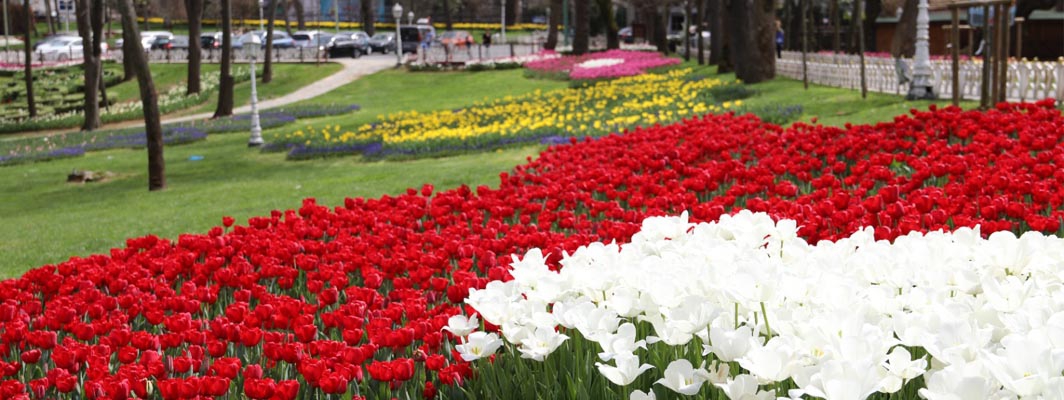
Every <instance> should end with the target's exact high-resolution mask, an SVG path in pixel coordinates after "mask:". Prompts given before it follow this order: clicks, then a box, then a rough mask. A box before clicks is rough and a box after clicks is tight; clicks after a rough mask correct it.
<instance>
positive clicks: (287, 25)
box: [281, 0, 369, 36]
mask: <svg viewBox="0 0 1064 400" xmlns="http://www.w3.org/2000/svg"><path fill="white" fill-rule="evenodd" d="M281 1H284V0H281ZM289 5H291V0H288V1H287V2H286V3H285V6H284V13H282V14H281V16H282V19H284V31H285V32H287V33H288V36H292V24H291V23H289V22H288V10H289V8H291V7H289ZM367 32H369V31H367Z"/></svg>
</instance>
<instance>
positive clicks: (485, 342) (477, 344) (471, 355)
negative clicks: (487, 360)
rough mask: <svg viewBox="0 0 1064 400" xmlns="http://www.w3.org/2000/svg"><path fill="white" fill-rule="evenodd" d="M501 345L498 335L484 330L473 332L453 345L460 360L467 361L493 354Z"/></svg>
mask: <svg viewBox="0 0 1064 400" xmlns="http://www.w3.org/2000/svg"><path fill="white" fill-rule="evenodd" d="M501 346H502V339H499V335H496V334H494V333H486V332H473V333H470V334H469V337H467V338H466V340H465V343H463V344H460V345H457V346H454V349H455V350H457V351H458V354H459V355H460V356H461V357H462V360H464V361H466V362H469V361H473V360H478V359H481V358H484V357H488V356H490V355H492V354H495V351H496V350H499V347H501Z"/></svg>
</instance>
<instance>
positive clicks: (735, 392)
mask: <svg viewBox="0 0 1064 400" xmlns="http://www.w3.org/2000/svg"><path fill="white" fill-rule="evenodd" d="M716 386H717V387H719V388H720V390H721V391H723V392H724V395H725V396H728V398H729V399H731V400H770V399H772V398H773V396H772V392H764V391H761V390H760V386H758V384H757V378H755V377H754V376H752V375H747V374H743V375H739V376H736V377H735V379H729V380H728V381H727V382H726V383H718V384H716Z"/></svg>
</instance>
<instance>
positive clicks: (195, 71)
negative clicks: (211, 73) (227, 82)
mask: <svg viewBox="0 0 1064 400" xmlns="http://www.w3.org/2000/svg"><path fill="white" fill-rule="evenodd" d="M185 14H188V41H189V43H188V44H189V46H188V79H187V80H188V92H187V93H188V94H194V93H199V92H200V91H201V90H202V87H201V85H200V62H201V60H202V59H203V49H202V48H201V47H200V45H199V44H200V40H199V37H200V30H201V25H202V20H203V0H185Z"/></svg>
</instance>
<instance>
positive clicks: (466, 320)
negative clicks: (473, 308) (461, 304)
mask: <svg viewBox="0 0 1064 400" xmlns="http://www.w3.org/2000/svg"><path fill="white" fill-rule="evenodd" d="M479 327H480V321H479V320H477V315H476V314H473V315H471V316H469V317H466V316H465V315H461V314H458V315H452V316H451V318H448V319H447V326H445V327H443V330H445V331H447V332H451V334H452V335H455V336H458V337H464V336H466V335H468V334H469V333H470V332H473V331H474V330H476V329H477V328H479Z"/></svg>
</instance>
